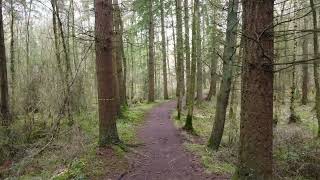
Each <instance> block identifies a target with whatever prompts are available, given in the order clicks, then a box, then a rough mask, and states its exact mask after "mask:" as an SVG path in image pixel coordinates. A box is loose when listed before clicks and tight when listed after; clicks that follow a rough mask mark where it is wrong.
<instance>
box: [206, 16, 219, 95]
mask: <svg viewBox="0 0 320 180" xmlns="http://www.w3.org/2000/svg"><path fill="white" fill-rule="evenodd" d="M215 16H216V14H215V13H214V14H213V17H212V20H214V21H215V19H216V18H215ZM216 30H217V29H216V25H214V24H213V25H212V27H211V33H210V36H211V43H210V44H211V45H212V47H211V51H210V55H211V57H210V59H211V67H210V89H209V93H208V96H207V97H206V100H207V101H211V98H212V96H215V95H216V93H217V65H218V63H217V61H218V59H217V55H216V52H215V48H216V35H215V34H216Z"/></svg>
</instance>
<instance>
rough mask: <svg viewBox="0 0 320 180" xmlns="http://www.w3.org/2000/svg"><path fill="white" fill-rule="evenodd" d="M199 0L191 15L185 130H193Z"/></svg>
mask: <svg viewBox="0 0 320 180" xmlns="http://www.w3.org/2000/svg"><path fill="white" fill-rule="evenodd" d="M198 16H199V0H194V9H193V17H192V52H191V69H190V83H189V87H188V89H189V90H188V92H189V93H188V94H187V99H188V100H187V102H188V104H187V105H188V115H187V119H186V124H185V126H184V129H185V130H187V131H193V125H192V119H193V108H194V95H195V87H196V86H195V83H196V68H197V58H198V56H197V53H198V52H197V50H198V48H197V46H196V45H197V41H198V38H200V37H199V35H200V34H198V33H197V32H199V31H198V30H197V28H198V24H199V22H198V21H199V18H198Z"/></svg>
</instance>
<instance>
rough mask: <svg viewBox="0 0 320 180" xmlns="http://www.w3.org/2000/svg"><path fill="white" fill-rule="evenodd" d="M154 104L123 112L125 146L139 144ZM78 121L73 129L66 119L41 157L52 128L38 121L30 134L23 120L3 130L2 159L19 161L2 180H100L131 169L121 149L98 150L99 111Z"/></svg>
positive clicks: (120, 127) (84, 114)
mask: <svg viewBox="0 0 320 180" xmlns="http://www.w3.org/2000/svg"><path fill="white" fill-rule="evenodd" d="M154 105H155V104H139V105H136V106H133V107H129V108H126V109H123V113H122V116H121V118H119V120H118V123H117V126H118V130H119V136H120V137H121V140H123V142H124V143H128V144H130V143H137V138H136V129H137V128H138V127H139V126H140V125H141V124H142V123H143V120H144V114H145V112H146V111H148V110H149V109H151V108H152V107H153V106H154ZM74 120H75V125H74V126H73V127H69V126H68V125H67V123H68V121H67V120H66V119H62V120H61V125H60V126H61V127H60V131H59V134H58V135H57V136H56V138H55V139H53V141H52V142H51V143H50V144H49V145H48V146H47V147H46V148H45V149H44V150H43V152H41V153H39V154H37V153H36V152H38V151H39V149H41V148H43V147H44V146H45V145H46V144H47V143H48V139H47V134H46V133H47V130H48V127H46V126H44V125H43V121H44V120H43V119H41V118H37V119H36V121H35V122H34V123H35V124H34V126H32V127H33V129H32V130H30V131H27V130H26V129H27V127H26V126H25V125H24V121H23V120H20V121H16V122H15V123H14V124H13V125H12V126H11V127H10V129H8V130H6V131H4V130H3V129H1V130H0V133H2V134H0V137H1V139H0V147H1V149H0V160H2V161H5V160H7V158H8V157H10V156H11V157H12V158H15V159H16V160H17V162H16V163H14V164H13V166H12V167H11V169H8V171H6V172H5V174H2V175H0V177H1V178H2V177H11V178H17V177H19V178H21V179H50V178H52V179H54V180H64V179H77V180H81V179H90V178H91V177H94V178H98V179H99V178H101V177H104V176H106V175H107V174H112V173H114V172H116V171H119V170H121V171H124V170H125V169H126V168H127V167H128V162H126V161H125V160H124V156H125V152H124V151H123V150H122V149H121V148H120V147H118V146H114V147H112V148H111V149H110V151H108V150H106V151H104V150H100V149H99V148H98V145H97V142H98V135H99V134H98V133H99V130H98V128H99V126H98V125H99V122H98V118H97V113H96V112H82V113H79V114H78V115H77V116H75V117H74ZM27 137H29V138H27ZM10 153H11V154H10ZM30 155H34V156H32V157H31V156H30ZM10 159H11V158H10ZM106 167H108V168H106ZM106 169H108V170H106Z"/></svg>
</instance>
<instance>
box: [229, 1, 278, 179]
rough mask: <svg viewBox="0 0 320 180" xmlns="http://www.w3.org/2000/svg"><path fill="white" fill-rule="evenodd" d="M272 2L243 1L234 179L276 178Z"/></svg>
mask: <svg viewBox="0 0 320 180" xmlns="http://www.w3.org/2000/svg"><path fill="white" fill-rule="evenodd" d="M273 3H274V2H273V1H255V0H246V1H242V6H243V32H242V33H243V34H242V35H243V36H244V51H243V52H244V56H243V65H242V66H243V67H242V70H243V75H242V95H241V128H240V149H239V150H240V151H239V164H238V170H237V172H236V174H235V177H234V179H273V169H272V168H273V165H272V164H273V157H272V156H273V155H272V150H273V124H272V120H273V59H274V34H273V33H274V32H273V13H274V4H273ZM257 14H259V16H256V15H257Z"/></svg>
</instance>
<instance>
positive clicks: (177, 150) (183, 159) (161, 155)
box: [122, 101, 225, 180]
mask: <svg viewBox="0 0 320 180" xmlns="http://www.w3.org/2000/svg"><path fill="white" fill-rule="evenodd" d="M175 107H176V102H174V101H171V102H167V103H163V104H161V105H159V106H157V107H155V108H154V109H152V110H151V111H150V112H149V113H148V114H147V115H146V122H145V125H144V126H143V127H142V128H141V130H140V131H139V132H138V137H139V139H140V140H141V141H143V143H145V145H144V146H141V147H139V148H138V149H136V150H137V151H138V152H139V154H140V155H136V154H135V155H133V156H132V158H131V161H132V166H133V167H132V168H131V169H130V171H129V172H128V173H127V174H125V176H124V177H122V179H125V180H202V179H225V178H222V177H217V176H214V175H209V174H206V173H205V172H204V169H203V168H202V166H201V165H200V163H199V162H198V160H197V158H196V157H194V156H193V155H191V154H190V153H188V152H186V151H185V149H184V147H183V139H182V137H181V136H180V134H179V131H178V130H177V129H176V128H175V127H174V125H173V122H172V120H171V112H172V110H174V109H175Z"/></svg>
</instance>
